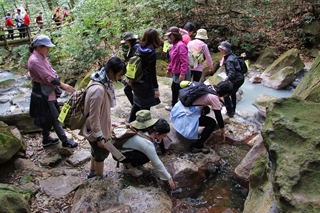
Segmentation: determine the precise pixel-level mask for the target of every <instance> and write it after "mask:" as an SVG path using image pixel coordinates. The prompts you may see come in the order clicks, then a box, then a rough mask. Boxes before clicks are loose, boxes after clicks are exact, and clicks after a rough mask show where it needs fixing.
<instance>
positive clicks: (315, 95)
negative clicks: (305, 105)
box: [292, 54, 320, 103]
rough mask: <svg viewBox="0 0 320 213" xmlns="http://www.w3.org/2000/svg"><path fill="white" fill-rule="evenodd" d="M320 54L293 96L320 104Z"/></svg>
mask: <svg viewBox="0 0 320 213" xmlns="http://www.w3.org/2000/svg"><path fill="white" fill-rule="evenodd" d="M319 79H320V54H319V55H318V57H317V58H316V59H315V61H314V62H313V64H312V67H311V69H310V70H309V71H308V73H307V74H306V75H305V76H304V77H303V78H302V80H301V82H300V84H299V85H298V86H297V88H296V89H295V91H294V92H293V93H292V96H296V97H300V98H302V99H304V100H308V101H312V102H316V103H320V81H319Z"/></svg>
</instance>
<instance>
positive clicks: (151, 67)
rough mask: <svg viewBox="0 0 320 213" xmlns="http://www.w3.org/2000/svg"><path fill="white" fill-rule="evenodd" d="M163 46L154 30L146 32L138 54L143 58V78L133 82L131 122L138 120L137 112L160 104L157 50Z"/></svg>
mask: <svg viewBox="0 0 320 213" xmlns="http://www.w3.org/2000/svg"><path fill="white" fill-rule="evenodd" d="M160 46H161V40H160V38H159V34H158V32H157V31H156V30H154V29H148V30H146V31H145V32H144V34H143V36H142V38H141V41H140V46H139V47H138V53H139V56H140V57H141V67H142V70H143V73H144V74H143V76H142V78H141V80H140V81H138V82H131V87H132V90H133V106H132V108H131V112H130V115H129V122H132V121H134V120H135V119H136V112H138V111H139V110H141V109H147V110H150V108H151V107H152V106H155V105H158V104H159V103H160V99H159V97H160V91H159V85H158V81H157V75H156V61H157V54H156V49H157V48H159V47H160Z"/></svg>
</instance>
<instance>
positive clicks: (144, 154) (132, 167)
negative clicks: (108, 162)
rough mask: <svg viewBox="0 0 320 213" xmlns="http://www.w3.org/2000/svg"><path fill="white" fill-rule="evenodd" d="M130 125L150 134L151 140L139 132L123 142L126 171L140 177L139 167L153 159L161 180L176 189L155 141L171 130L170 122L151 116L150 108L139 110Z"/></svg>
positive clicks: (152, 162)
mask: <svg viewBox="0 0 320 213" xmlns="http://www.w3.org/2000/svg"><path fill="white" fill-rule="evenodd" d="M130 125H131V126H132V127H133V128H135V129H136V130H138V131H139V132H141V133H142V134H144V135H147V136H149V137H150V140H148V139H146V138H145V137H142V136H140V135H138V134H137V135H135V136H133V137H131V138H130V139H128V140H127V141H126V142H125V143H124V144H123V148H124V152H123V155H124V156H125V157H126V159H124V160H123V161H121V163H123V164H124V170H123V171H124V173H127V174H130V175H132V176H134V177H139V176H141V175H142V174H143V172H142V171H141V170H139V169H138V168H137V167H138V166H141V165H143V164H145V163H148V162H149V161H151V164H152V165H153V167H154V169H155V174H156V175H157V176H158V177H159V178H160V179H161V180H167V181H168V183H169V185H170V187H171V188H172V189H175V184H174V182H173V179H172V177H171V175H170V174H169V172H168V171H167V169H166V168H165V167H164V165H163V163H162V162H161V160H160V159H159V157H158V155H157V152H156V149H155V143H156V142H159V141H162V139H163V138H165V137H166V136H167V133H169V132H170V125H169V124H168V122H167V121H166V120H165V119H162V118H160V119H154V118H151V113H150V111H149V110H139V111H138V112H137V113H136V120H135V121H133V122H131V123H130ZM128 150H129V151H128Z"/></svg>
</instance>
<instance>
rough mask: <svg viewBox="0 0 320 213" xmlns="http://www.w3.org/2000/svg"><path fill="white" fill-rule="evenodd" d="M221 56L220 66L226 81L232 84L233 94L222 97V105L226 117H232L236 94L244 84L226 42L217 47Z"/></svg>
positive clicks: (234, 57)
mask: <svg viewBox="0 0 320 213" xmlns="http://www.w3.org/2000/svg"><path fill="white" fill-rule="evenodd" d="M218 49H219V51H220V52H221V54H222V56H223V57H222V60H221V61H220V66H225V70H226V75H227V77H226V79H225V81H230V82H231V83H232V84H233V92H232V93H231V94H230V96H226V97H224V103H225V106H226V109H227V116H229V117H233V116H234V114H235V112H236V104H237V96H236V93H237V91H238V90H239V88H240V87H241V86H242V84H243V83H244V75H243V74H242V73H241V67H240V64H239V62H238V59H237V57H236V56H235V55H234V54H233V52H232V50H231V44H230V43H229V42H227V41H223V42H221V44H220V45H219V47H218Z"/></svg>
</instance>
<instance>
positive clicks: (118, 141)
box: [112, 123, 152, 149]
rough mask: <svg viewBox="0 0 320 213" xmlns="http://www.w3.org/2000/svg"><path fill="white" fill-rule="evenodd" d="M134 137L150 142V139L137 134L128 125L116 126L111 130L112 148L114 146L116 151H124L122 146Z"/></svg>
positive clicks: (139, 133)
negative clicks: (137, 136)
mask: <svg viewBox="0 0 320 213" xmlns="http://www.w3.org/2000/svg"><path fill="white" fill-rule="evenodd" d="M135 135H139V136H141V137H143V138H145V139H147V140H149V141H152V139H151V137H149V136H147V135H145V134H143V133H141V132H138V131H137V130H136V129H135V128H133V127H132V126H131V125H130V124H129V123H125V124H123V125H118V126H116V127H114V128H113V130H112V143H113V146H115V147H116V148H117V149H124V148H123V144H124V143H125V142H127V140H129V139H130V138H131V137H133V136H135Z"/></svg>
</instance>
